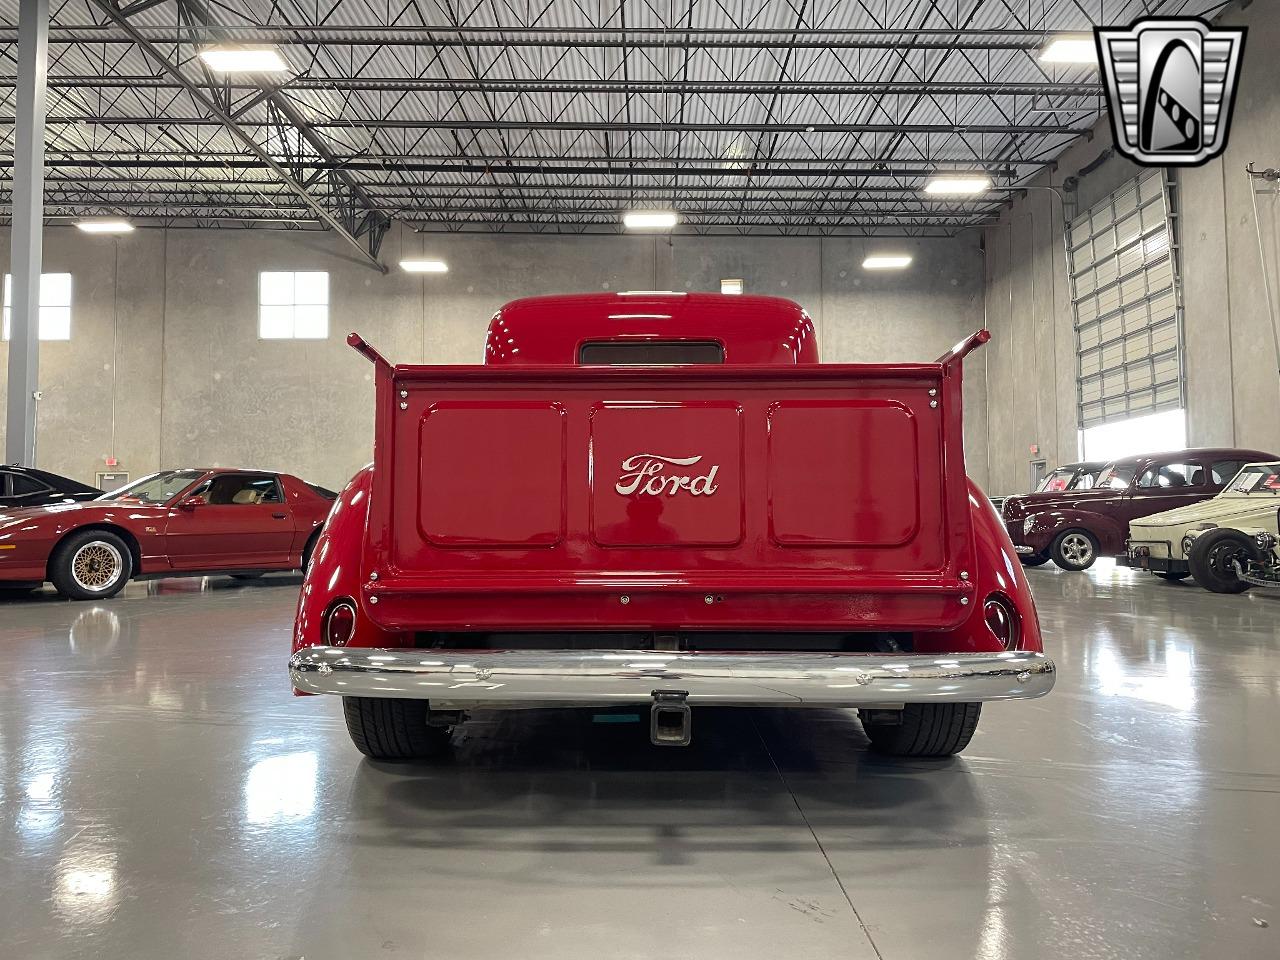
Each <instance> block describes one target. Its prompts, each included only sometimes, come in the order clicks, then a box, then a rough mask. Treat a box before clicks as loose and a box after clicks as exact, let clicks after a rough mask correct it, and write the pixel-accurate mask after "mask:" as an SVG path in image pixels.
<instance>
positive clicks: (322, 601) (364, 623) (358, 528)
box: [293, 465, 413, 653]
mask: <svg viewBox="0 0 1280 960" xmlns="http://www.w3.org/2000/svg"><path fill="white" fill-rule="evenodd" d="M372 484H373V467H372V465H370V466H367V467H365V468H364V469H363V470H361V471H360V472H359V473H357V474H356V475H355V476H354V477H352V478H351V481H350V482H349V483H348V484H347V485H346V487H345V488H344V489H343V491H342V493H340V494H338V499H337V501H335V502H334V505H333V509H332V510H331V511H330V513H329V519H328V520H326V521H325V525H324V530H323V532H322V533H321V534H320V539H319V540H318V541H317V542H316V548H315V550H314V551H313V552H312V554H311V566H310V568H308V570H307V574H306V577H305V578H304V579H303V581H302V592H301V593H300V594H299V595H298V616H297V618H296V620H295V623H294V630H293V651H294V652H295V653H296V652H297V651H298V650H300V649H301V648H303V647H315V646H323V645H324V644H325V639H324V617H325V614H326V613H327V612H328V610H329V608H330V607H331V606H332V605H333V604H334V603H335V602H336V601H338V600H340V599H342V598H346V599H350V600H354V601H355V607H356V611H357V616H356V631H355V636H353V637H352V638H351V641H350V646H353V647H402V646H409V645H411V644H412V642H413V638H412V637H411V636H408V635H403V634H396V633H389V632H387V631H385V630H382V629H381V628H379V627H377V626H375V625H374V624H373V622H372V621H370V619H369V618H368V617H367V616H364V615H363V609H362V602H361V595H362V594H363V592H364V591H363V590H361V589H360V587H361V584H362V583H364V579H365V571H364V570H363V569H362V564H363V557H364V549H363V548H364V536H365V525H366V523H367V522H368V519H369V489H370V487H371V486H372Z"/></svg>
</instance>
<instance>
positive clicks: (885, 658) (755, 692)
mask: <svg viewBox="0 0 1280 960" xmlns="http://www.w3.org/2000/svg"><path fill="white" fill-rule="evenodd" d="M1055 673H1056V668H1055V667H1054V664H1053V661H1052V660H1050V659H1049V658H1048V657H1046V656H1045V655H1044V654H1042V653H1023V652H1012V653H966V654H953V655H947V654H864V653H844V654H841V653H679V652H671V653H662V652H658V651H649V650H644V651H630V650H431V649H386V650H383V649H373V648H357V647H308V648H307V649H305V650H300V651H298V652H297V653H295V654H294V655H293V657H292V658H290V660H289V675H290V677H291V678H292V680H293V685H294V687H296V688H297V689H298V690H301V691H304V692H306V693H336V694H340V695H342V696H355V697H401V698H408V699H423V700H428V699H429V700H431V701H432V702H433V704H439V705H441V706H442V707H443V706H444V705H446V704H468V705H470V704H477V705H482V706H503V705H508V706H512V705H536V704H551V703H556V704H578V705H583V706H587V705H591V706H594V705H602V704H614V703H644V702H647V701H649V700H651V699H652V698H653V693H654V691H655V690H673V689H675V690H681V691H687V693H688V701H689V702H690V703H702V704H726V705H732V704H740V705H779V706H782V705H788V704H789V705H792V706H796V705H801V704H821V705H825V706H845V707H872V706H875V707H886V708H892V707H894V706H901V705H902V704H904V703H918V702H924V701H934V702H959V703H972V702H979V701H986V700H1018V699H1030V698H1033V697H1042V696H1044V695H1045V694H1046V693H1048V692H1049V691H1050V690H1051V689H1053V682H1054V678H1055Z"/></svg>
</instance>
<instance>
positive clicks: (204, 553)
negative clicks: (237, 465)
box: [0, 468, 335, 600]
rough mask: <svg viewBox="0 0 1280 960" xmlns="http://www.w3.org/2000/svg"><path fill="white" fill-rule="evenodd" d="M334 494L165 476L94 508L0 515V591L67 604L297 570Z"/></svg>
mask: <svg viewBox="0 0 1280 960" xmlns="http://www.w3.org/2000/svg"><path fill="white" fill-rule="evenodd" d="M334 498H335V494H334V493H333V492H332V491H329V490H326V489H324V488H323V487H317V486H315V485H314V484H310V483H306V482H305V481H302V480H299V479H298V478H297V477H292V476H289V475H288V474H284V473H264V472H263V471H260V470H232V469H226V468H218V469H215V470H164V471H161V472H160V473H155V474H152V475H151V476H149V477H143V478H142V479H141V480H137V481H135V482H133V483H131V484H129V485H128V486H125V487H121V488H120V489H119V490H115V491H112V492H111V493H107V494H103V495H102V496H101V497H99V498H97V499H96V500H86V501H83V502H81V503H60V504H53V505H50V506H45V507H28V508H23V509H18V510H4V509H0V587H24V586H25V587H35V586H38V585H40V584H41V583H43V582H44V581H46V580H47V581H50V582H52V583H53V585H54V586H55V587H56V588H57V590H58V592H59V593H61V594H62V595H63V596H65V597H70V598H71V599H73V600H101V599H104V598H106V597H112V596H115V595H116V594H117V593H119V592H120V591H121V590H122V589H123V588H124V585H125V584H126V583H128V582H129V580H131V579H140V580H149V579H154V578H158V577H190V576H202V575H209V574H218V573H227V574H231V575H232V576H242V577H243V576H257V575H259V574H262V573H267V572H269V571H272V570H298V569H304V570H305V569H306V566H307V563H308V562H309V561H310V559H311V551H312V549H313V548H314V546H315V544H316V541H317V540H318V539H319V535H320V529H321V527H322V526H323V525H324V521H325V517H327V516H328V515H329V509H330V508H331V507H332V506H333V501H334Z"/></svg>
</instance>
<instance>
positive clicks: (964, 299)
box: [0, 227, 987, 486]
mask: <svg viewBox="0 0 1280 960" xmlns="http://www.w3.org/2000/svg"><path fill="white" fill-rule="evenodd" d="M7 244H8V238H7V235H0V256H2V257H3V258H4V261H5V262H6V263H7V262H8V247H7ZM883 246H892V247H893V248H894V249H903V250H907V251H910V252H912V253H913V254H914V256H915V257H916V262H915V264H914V265H913V268H912V269H911V270H910V271H908V272H906V273H897V274H878V275H876V274H867V273H865V272H864V271H862V270H861V269H860V264H861V262H862V258H863V256H864V254H865V252H866V251H867V250H869V249H873V248H875V249H880V248H881V247H883ZM423 254H426V255H437V256H440V257H442V258H443V259H445V260H447V261H448V262H449V265H450V271H449V273H448V274H447V275H445V276H426V277H423V276H422V275H410V274H406V273H404V272H403V271H401V270H399V269H396V268H394V266H393V269H391V270H390V271H389V272H388V273H387V274H386V275H385V276H382V275H379V274H378V273H377V272H376V271H374V270H371V269H370V268H368V267H367V266H364V265H362V264H361V263H360V262H358V261H357V259H356V258H355V257H354V255H353V254H352V255H349V254H348V252H347V248H346V247H345V246H344V245H343V244H342V243H341V241H338V240H336V239H335V238H334V237H332V236H329V235H326V234H321V233H313V232H301V231H293V232H281V231H252V230H248V231H246V230H201V231H196V230H158V229H147V230H138V231H136V232H135V233H133V234H130V235H127V236H124V237H121V238H119V239H110V238H103V237H90V236H86V235H84V234H82V233H81V232H79V231H77V230H74V229H72V228H67V227H54V228H49V229H47V230H46V232H45V252H44V270H45V272H55V271H68V272H70V273H71V274H72V275H73V285H74V289H73V297H74V304H73V317H72V328H73V333H72V339H71V341H70V342H69V343H57V342H45V343H43V344H41V367H40V374H41V376H40V382H41V387H42V389H43V390H44V392H45V397H46V399H45V401H44V402H43V403H42V404H41V407H40V426H39V431H38V452H37V460H38V462H39V463H40V465H41V466H43V467H46V468H47V469H50V470H54V471H56V472H60V473H65V474H67V475H70V476H73V477H77V478H80V479H84V480H92V479H93V477H94V474H95V472H96V471H98V470H101V469H104V466H103V463H104V457H105V456H106V455H107V454H109V453H112V452H113V451H114V453H115V455H116V457H117V458H119V460H120V463H121V469H124V470H127V471H129V472H130V473H132V474H133V475H134V476H139V475H141V474H143V473H146V472H148V471H151V470H154V469H157V468H159V467H176V466H184V465H188V466H200V465H206V464H236V465H247V466H261V467H266V468H275V469H281V470H286V471H289V472H294V473H298V474H299V475H301V476H303V477H306V478H307V479H310V480H313V481H315V482H318V483H323V484H327V485H330V486H333V485H339V484H341V483H343V482H345V480H346V479H347V478H348V477H349V476H350V475H351V474H352V473H353V472H354V471H355V470H356V469H357V468H358V467H359V466H360V465H361V464H362V463H365V462H367V461H368V460H369V459H370V457H371V437H372V386H371V383H370V368H369V366H368V364H367V363H365V362H364V361H363V360H361V359H360V358H359V357H358V356H356V355H355V354H354V353H353V352H352V351H351V350H350V349H349V348H348V347H347V346H346V345H345V343H344V342H343V338H344V337H345V335H346V333H347V332H349V331H350V330H358V331H360V332H361V333H362V334H363V335H364V336H366V337H367V338H368V339H369V341H370V342H372V343H373V344H375V345H376V346H377V347H378V349H379V350H381V351H382V352H383V353H385V354H386V355H387V356H388V357H390V358H392V359H393V360H396V361H403V362H426V363H478V362H480V359H481V351H482V346H483V342H484V332H485V329H486V327H487V325H488V321H489V317H490V316H491V315H492V313H493V311H494V310H495V309H496V308H498V307H499V306H501V305H502V304H503V303H505V302H506V301H508V300H511V299H514V298H516V297H519V296H527V295H531V294H546V293H573V292H582V291H591V290H604V289H608V290H626V289H653V288H659V289H667V288H670V289H676V290H683V289H691V290H718V289H719V283H720V280H721V279H722V278H727V277H741V278H743V279H745V280H746V283H747V290H748V291H749V292H752V293H767V294H774V295H778V296H784V297H789V298H792V299H794V300H797V301H798V302H800V303H801V304H803V305H804V306H806V307H807V308H808V309H809V311H810V313H811V314H812V316H813V317H814V320H815V323H816V324H817V327H818V331H819V344H820V348H821V351H822V355H823V357H824V359H826V360H828V361H862V360H872V361H874V360H904V361H911V360H932V359H934V358H935V357H937V356H938V355H939V354H941V353H942V352H943V351H945V350H946V349H947V348H948V347H950V346H951V345H952V344H953V343H955V342H956V341H957V340H959V339H960V338H961V337H962V336H964V335H965V334H967V333H970V332H972V331H973V330H974V329H976V328H977V327H979V326H980V325H981V323H982V309H983V293H982V261H981V252H980V250H979V249H978V243H977V238H976V237H967V238H962V239H956V240H945V239H943V240H919V241H882V242H880V243H879V244H875V243H871V242H864V241H853V240H820V239H816V238H814V239H810V238H738V237H695V236H678V237H674V238H671V240H670V242H668V239H667V238H654V237H637V236H609V237H598V236H596V237H581V236H577V237H574V236H548V237H539V236H496V235H458V234H447V235H446V234H441V235H414V234H412V233H410V232H406V231H402V230H400V229H399V228H397V229H396V230H394V231H393V233H392V234H391V235H389V236H388V238H387V240H386V242H385V244H384V246H383V250H382V257H383V260H384V261H385V262H387V263H389V264H392V265H394V264H396V263H397V262H398V261H399V260H400V259H401V257H402V256H419V255H423ZM260 270H327V271H329V274H330V337H329V339H328V340H327V341H322V342H307V341H260V340H258V338H257V288H258V272H259V271H260ZM6 357H7V345H2V344H0V382H2V381H3V378H4V376H5V373H4V361H5V359H6ZM979 369H980V368H979ZM967 403H968V405H969V410H968V414H969V416H968V423H967V433H968V434H969V435H970V437H971V439H972V442H973V454H972V456H971V463H970V469H971V473H973V475H974V476H975V477H976V478H977V479H978V480H979V482H983V481H984V479H985V473H986V443H985V437H986V433H987V431H986V424H985V411H984V390H983V384H982V378H981V377H974V376H971V377H970V378H969V384H968V389H967ZM2 405H3V394H2V392H0V407H2ZM0 422H3V421H2V419H0ZM113 435H114V444H113V441H112V437H113Z"/></svg>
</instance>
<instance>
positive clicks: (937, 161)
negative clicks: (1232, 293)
mask: <svg viewBox="0 0 1280 960" xmlns="http://www.w3.org/2000/svg"><path fill="white" fill-rule="evenodd" d="M46 153H47V154H48V155H49V156H50V157H53V158H55V159H56V160H58V161H60V162H62V163H63V165H64V166H77V165H78V166H95V165H97V164H99V163H103V164H109V165H111V166H117V167H121V166H123V167H145V166H150V165H152V164H158V165H173V164H177V165H194V166H195V167H197V168H198V167H220V166H222V162H223V161H240V162H242V163H243V162H244V154H242V153H227V152H218V151H212V150H211V151H205V152H201V153H198V154H196V153H190V152H183V151H176V150H175V151H148V152H147V154H146V156H145V157H143V156H141V155H140V154H139V153H138V151H137V149H135V148H127V147H120V148H118V149H98V150H78V149H75V148H71V149H68V148H65V147H61V148H60V147H48V148H46ZM11 159H12V154H8V153H5V152H3V151H0V169H3V168H4V167H6V166H8V165H9V163H10V161H11ZM517 161H518V162H520V163H551V164H554V163H565V162H570V163H598V164H605V165H607V166H611V167H617V166H618V165H619V164H623V165H624V166H625V167H627V169H628V170H630V166H634V167H635V168H636V169H639V168H640V167H652V166H654V165H670V164H676V165H678V166H692V167H708V168H714V169H716V170H719V171H720V172H721V173H733V172H735V171H736V172H737V173H738V174H739V175H748V176H750V175H757V176H758V175H759V171H760V170H764V169H771V168H773V167H788V166H791V167H811V166H813V165H814V164H821V165H823V167H822V168H823V169H824V170H827V169H831V168H834V167H840V166H859V165H861V166H867V165H868V164H873V163H874V162H875V161H874V160H871V159H868V158H866V157H863V158H857V157H848V158H842V157H830V158H827V157H771V158H770V159H769V161H768V163H767V164H756V165H755V166H754V168H753V167H752V165H751V161H748V160H728V159H725V158H724V157H709V156H689V155H685V156H683V157H664V156H657V155H654V154H644V155H637V156H635V157H626V158H619V157H618V156H616V155H608V154H576V153H575V154H563V153H559V154H540V153H520V154H516V155H514V156H512V157H509V158H506V159H504V160H503V161H501V162H513V163H514V162H517ZM332 162H333V163H334V164H335V165H337V166H343V167H348V168H349V169H353V170H354V169H360V166H359V165H360V164H364V165H366V168H367V169H377V170H387V169H391V168H393V167H396V166H398V165H400V164H411V163H436V164H450V163H458V162H464V163H469V164H480V165H482V167H483V168H484V169H486V170H487V169H489V167H490V166H491V164H489V163H488V162H487V161H485V160H484V159H483V158H481V157H473V156H467V155H459V154H456V153H357V154H338V155H336V156H335V157H334V160H333V161H332ZM1041 162H1042V161H1039V160H1035V159H1032V160H1027V159H1026V158H1023V159H1021V160H1017V159H1015V158H1011V157H1009V156H1007V155H1000V156H988V155H982V156H975V155H957V156H947V157H938V158H930V157H901V156H899V157H895V158H894V160H893V164H894V166H893V167H892V168H890V167H889V166H888V165H887V164H886V165H885V166H883V167H877V168H876V169H877V170H880V171H881V172H884V171H886V170H890V169H894V170H896V169H899V168H902V167H922V168H928V169H929V170H931V171H932V170H934V169H935V168H936V166H938V165H948V166H951V167H953V168H954V167H955V166H956V165H958V164H962V163H963V164H970V165H974V166H983V167H990V165H992V164H998V165H999V166H996V167H991V168H990V169H988V171H987V172H988V173H1000V174H1010V173H1012V171H1013V169H1014V167H1016V166H1019V165H1023V166H1026V165H1035V166H1039V164H1040V163H1041ZM253 165H254V166H259V165H260V164H257V163H256V162H255V163H253ZM369 165H372V166H369ZM0 175H2V174H0Z"/></svg>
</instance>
